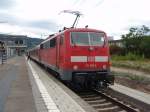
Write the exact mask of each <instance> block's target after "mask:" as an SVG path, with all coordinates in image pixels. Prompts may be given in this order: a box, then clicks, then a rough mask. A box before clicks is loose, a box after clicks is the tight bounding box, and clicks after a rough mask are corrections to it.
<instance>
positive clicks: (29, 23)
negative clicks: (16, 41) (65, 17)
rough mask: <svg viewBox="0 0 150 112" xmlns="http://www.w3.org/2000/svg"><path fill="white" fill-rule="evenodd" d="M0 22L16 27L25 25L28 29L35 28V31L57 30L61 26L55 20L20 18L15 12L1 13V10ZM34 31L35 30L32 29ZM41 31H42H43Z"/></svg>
mask: <svg viewBox="0 0 150 112" xmlns="http://www.w3.org/2000/svg"><path fill="white" fill-rule="evenodd" d="M0 15H1V16H0V24H7V25H10V26H12V27H13V26H14V27H20V28H21V27H23V28H26V29H27V28H28V29H30V30H31V29H34V32H36V30H37V31H38V32H39V30H40V31H41V32H45V31H46V32H57V31H58V27H60V26H59V25H58V24H57V23H56V22H55V21H53V20H44V19H42V20H34V21H33V20H26V19H22V18H19V17H17V16H15V15H13V14H7V13H1V12H0ZM32 32H33V31H32ZM41 32H40V33H41Z"/></svg>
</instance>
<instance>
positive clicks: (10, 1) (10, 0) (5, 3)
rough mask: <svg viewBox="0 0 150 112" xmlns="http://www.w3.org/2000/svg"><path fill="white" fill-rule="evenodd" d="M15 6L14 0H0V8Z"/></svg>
mask: <svg viewBox="0 0 150 112" xmlns="http://www.w3.org/2000/svg"><path fill="white" fill-rule="evenodd" d="M13 6H15V1H14V0H0V9H8V8H12V7H13Z"/></svg>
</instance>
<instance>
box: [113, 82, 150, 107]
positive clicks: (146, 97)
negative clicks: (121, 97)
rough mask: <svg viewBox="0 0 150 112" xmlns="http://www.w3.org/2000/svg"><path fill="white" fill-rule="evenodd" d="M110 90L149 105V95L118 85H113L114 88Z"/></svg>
mask: <svg viewBox="0 0 150 112" xmlns="http://www.w3.org/2000/svg"><path fill="white" fill-rule="evenodd" d="M111 88H112V89H113V90H115V91H118V92H120V93H123V94H126V95H128V96H130V97H132V98H135V99H137V100H140V101H142V102H144V103H147V104H149V105H150V94H147V93H144V92H140V91H137V90H135V89H131V88H128V87H125V86H122V85H120V84H115V85H114V86H111Z"/></svg>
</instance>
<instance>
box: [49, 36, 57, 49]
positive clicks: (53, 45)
mask: <svg viewBox="0 0 150 112" xmlns="http://www.w3.org/2000/svg"><path fill="white" fill-rule="evenodd" d="M55 46H56V38H53V39H51V40H50V47H55Z"/></svg>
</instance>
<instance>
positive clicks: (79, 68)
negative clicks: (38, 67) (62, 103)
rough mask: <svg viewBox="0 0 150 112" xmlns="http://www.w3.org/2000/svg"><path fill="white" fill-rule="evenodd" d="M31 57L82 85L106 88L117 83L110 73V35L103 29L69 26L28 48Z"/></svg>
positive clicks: (70, 81)
mask: <svg viewBox="0 0 150 112" xmlns="http://www.w3.org/2000/svg"><path fill="white" fill-rule="evenodd" d="M29 55H30V57H31V59H33V60H35V61H37V62H38V63H40V64H42V65H44V66H46V67H48V68H50V69H51V70H53V71H55V72H57V74H58V77H59V78H60V79H61V80H63V81H65V82H67V83H73V84H77V85H81V86H82V87H94V88H103V87H108V86H109V85H110V84H113V83H114V76H113V75H112V74H111V73H110V66H111V64H110V54H109V45H108V38H107V35H106V33H105V32H104V31H100V30H95V29H90V28H67V29H65V30H63V31H61V32H59V33H57V34H55V35H53V36H49V37H48V38H47V39H46V40H45V41H43V42H42V43H41V44H40V45H38V46H36V47H35V48H33V49H31V50H29Z"/></svg>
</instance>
